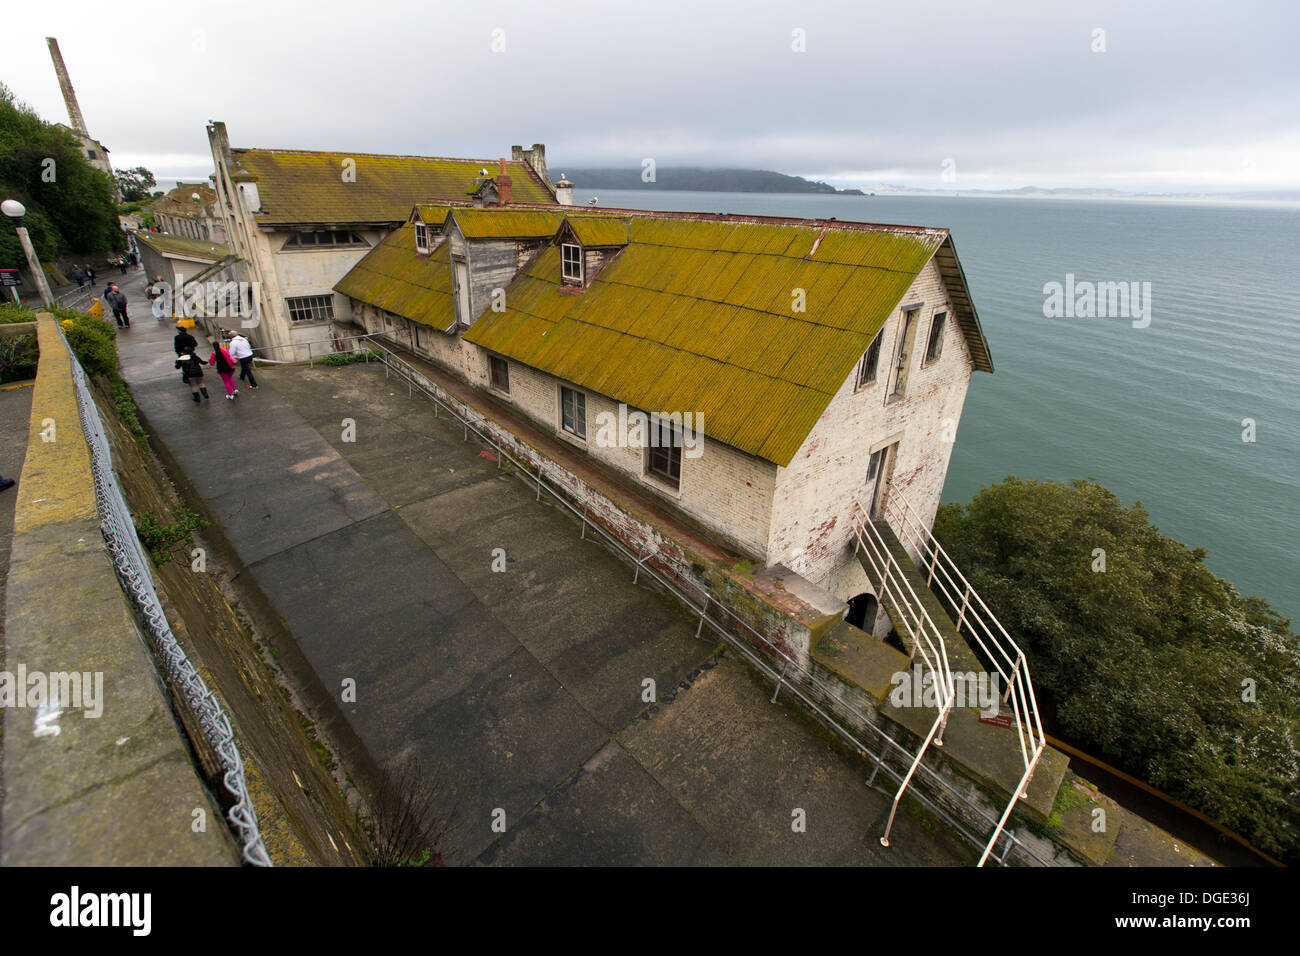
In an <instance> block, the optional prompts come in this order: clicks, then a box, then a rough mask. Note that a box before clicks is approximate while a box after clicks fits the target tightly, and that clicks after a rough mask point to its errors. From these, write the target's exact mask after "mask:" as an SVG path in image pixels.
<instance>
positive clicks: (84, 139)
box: [45, 37, 121, 198]
mask: <svg viewBox="0 0 1300 956" xmlns="http://www.w3.org/2000/svg"><path fill="white" fill-rule="evenodd" d="M45 42H46V44H47V45H48V46H49V48H50V59H51V60H53V61H54V72H55V74H56V75H57V76H58V78H59V87H60V88H61V89H62V90H63V102H64V104H65V105H66V106H67V107H68V120H69V121H70V122H71V123H72V126H71V127H69V128H70V129H71V130H72V134H73V135H74V136H75V137H76V138H77V140H78V141H79V142H80V143H81V146H82V148H83V149H84V150H85V151H86V158H87V159H88V160H90V164H91V165H92V166H95V167H96V168H98V169H102V170H103V171H104V172H106V173H108V178H109V179H111V180H113V192H114V194H115V195H116V194H117V180H116V179H114V178H113V164H112V163H111V162H109V159H108V150H107V149H105V148H104V144H103V143H101V142H99V140H97V139H95V138H94V137H92V136H91V135H90V130H89V129H88V128H87V127H86V118H85V117H84V116H82V115H81V106H80V104H78V103H77V91H76V90H74V89H73V88H72V80H71V78H70V77H69V76H68V68H67V67H66V66H65V65H64V63H63V54H62V53H60V52H59V41H58V40H56V39H55V38H54V37H46V38H45ZM118 198H121V197H120V196H119V197H118Z"/></svg>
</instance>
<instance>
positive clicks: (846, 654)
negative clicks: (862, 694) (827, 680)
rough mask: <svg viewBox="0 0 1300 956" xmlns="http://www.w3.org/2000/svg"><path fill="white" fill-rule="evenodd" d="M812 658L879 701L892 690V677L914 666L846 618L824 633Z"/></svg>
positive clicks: (814, 648) (816, 645)
mask: <svg viewBox="0 0 1300 956" xmlns="http://www.w3.org/2000/svg"><path fill="white" fill-rule="evenodd" d="M812 659H813V660H814V661H816V662H817V663H818V664H820V665H821V666H822V667H825V668H826V669H827V670H829V671H830V672H831V673H832V674H835V675H837V676H838V677H842V678H843V679H844V680H846V681H848V682H849V683H851V684H854V685H856V686H858V687H861V688H862V689H863V690H864V691H866V692H867V693H868V694H870V695H871V697H872V698H873V699H874V700H875V701H876V703H877V704H879V703H880V702H881V701H883V700H884V699H885V697H887V696H888V695H889V692H890V691H891V690H892V689H893V687H894V683H893V676H894V675H895V674H897V673H899V672H900V671H907V670H908V669H909V668H910V667H911V666H912V662H911V661H910V660H908V659H907V656H906V655H905V654H901V653H899V652H898V651H897V650H895V649H894V648H892V647H890V646H889V645H888V644H886V643H885V642H884V641H878V640H876V639H875V638H874V637H872V636H871V635H870V634H868V633H867V632H866V631H863V630H861V629H860V628H856V627H854V626H853V625H851V624H846V623H844V622H843V621H840V622H839V623H838V624H835V625H833V626H832V627H831V628H830V629H829V630H828V631H826V632H825V633H824V634H822V635H821V637H820V638H819V639H818V641H817V643H816V644H814V645H813V648H812Z"/></svg>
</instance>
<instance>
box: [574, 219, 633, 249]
mask: <svg viewBox="0 0 1300 956" xmlns="http://www.w3.org/2000/svg"><path fill="white" fill-rule="evenodd" d="M566 221H567V222H568V224H569V227H570V228H571V229H572V230H573V234H574V236H576V237H577V239H578V241H579V242H580V243H582V244H583V245H584V246H590V247H592V248H593V249H599V248H602V247H609V246H625V245H627V227H628V223H627V220H625V219H617V218H614V217H610V216H599V217H598V216H568V217H567V219H566Z"/></svg>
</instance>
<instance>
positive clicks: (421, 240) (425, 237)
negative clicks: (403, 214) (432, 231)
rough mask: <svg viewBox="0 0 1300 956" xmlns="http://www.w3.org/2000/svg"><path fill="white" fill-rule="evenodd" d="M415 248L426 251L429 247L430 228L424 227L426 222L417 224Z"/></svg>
mask: <svg viewBox="0 0 1300 956" xmlns="http://www.w3.org/2000/svg"><path fill="white" fill-rule="evenodd" d="M415 248H417V249H419V250H420V251H421V252H424V251H425V250H426V249H428V248H429V230H428V229H426V228H425V227H424V223H422V222H417V223H416V224H415Z"/></svg>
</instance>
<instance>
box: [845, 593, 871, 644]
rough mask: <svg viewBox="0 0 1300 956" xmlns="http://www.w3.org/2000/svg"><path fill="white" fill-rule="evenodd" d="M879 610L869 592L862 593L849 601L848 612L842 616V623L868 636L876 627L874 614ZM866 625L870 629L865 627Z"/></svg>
mask: <svg viewBox="0 0 1300 956" xmlns="http://www.w3.org/2000/svg"><path fill="white" fill-rule="evenodd" d="M879 610H880V604H879V603H878V602H877V601H876V596H875V595H874V594H872V593H870V592H863V593H862V594H859V595H857V596H856V597H854V598H851V599H850V600H849V610H848V613H847V614H845V615H844V623H845V624H851V625H853V626H854V627H856V628H857V629H858V630H860V631H866V632H867V633H868V634H870V633H871V630H872V628H874V627H875V625H876V614H877V612H878V611H879ZM868 624H870V625H871V627H867V625H868Z"/></svg>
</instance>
